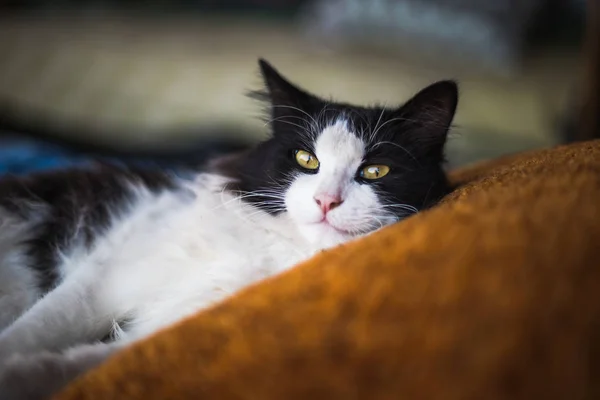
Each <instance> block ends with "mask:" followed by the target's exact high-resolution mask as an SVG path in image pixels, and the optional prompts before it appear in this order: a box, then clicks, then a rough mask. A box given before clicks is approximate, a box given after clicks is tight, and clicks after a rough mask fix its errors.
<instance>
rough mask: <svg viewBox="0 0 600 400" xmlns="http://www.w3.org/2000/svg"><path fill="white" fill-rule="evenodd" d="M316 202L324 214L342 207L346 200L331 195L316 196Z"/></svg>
mask: <svg viewBox="0 0 600 400" xmlns="http://www.w3.org/2000/svg"><path fill="white" fill-rule="evenodd" d="M315 202H316V203H317V205H318V206H319V207H321V210H322V211H323V213H324V214H327V213H328V212H329V211H331V210H333V209H334V208H336V207H338V206H339V205H341V204H342V203H343V202H344V200H342V198H341V197H340V196H332V195H329V194H318V195H316V196H315Z"/></svg>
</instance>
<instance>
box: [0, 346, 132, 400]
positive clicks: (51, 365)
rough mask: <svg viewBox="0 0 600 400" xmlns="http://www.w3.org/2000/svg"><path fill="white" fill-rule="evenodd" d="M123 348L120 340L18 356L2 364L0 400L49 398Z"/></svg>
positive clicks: (0, 368) (38, 399)
mask: <svg viewBox="0 0 600 400" xmlns="http://www.w3.org/2000/svg"><path fill="white" fill-rule="evenodd" d="M120 347H121V344H120V343H117V342H113V343H109V344H107V343H96V344H92V345H81V346H77V347H73V348H71V349H69V350H67V351H65V352H63V353H52V352H41V353H36V354H28V355H21V354H17V355H14V356H12V357H11V358H10V359H9V360H8V362H6V363H5V364H4V365H3V366H2V367H0V400H24V399H27V400H44V399H49V398H50V396H52V395H53V394H55V393H57V392H58V391H60V390H61V389H63V388H64V387H65V386H66V385H67V384H68V383H69V382H71V381H73V380H74V379H75V378H77V377H78V376H80V375H83V374H84V373H85V372H87V371H89V370H90V369H92V368H94V367H96V366H98V365H100V364H101V363H102V362H104V361H105V360H106V359H107V358H108V357H110V356H111V355H112V354H113V353H114V352H116V351H117V350H118V349H119V348H120Z"/></svg>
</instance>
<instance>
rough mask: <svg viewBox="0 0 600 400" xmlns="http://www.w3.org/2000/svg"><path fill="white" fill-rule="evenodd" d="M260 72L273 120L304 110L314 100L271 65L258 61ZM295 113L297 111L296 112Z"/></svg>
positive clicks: (261, 60)
mask: <svg viewBox="0 0 600 400" xmlns="http://www.w3.org/2000/svg"><path fill="white" fill-rule="evenodd" d="M258 64H259V66H260V72H261V75H262V77H263V80H264V82H265V86H266V88H267V93H266V95H267V97H268V100H269V102H270V103H271V107H272V114H273V118H277V117H278V116H283V115H290V114H294V113H295V111H294V109H301V110H304V108H306V107H307V106H309V105H310V104H312V103H313V102H314V101H315V100H316V98H315V97H314V96H312V95H311V94H309V93H308V92H306V91H304V90H302V89H301V88H299V87H298V86H296V85H294V84H293V83H291V82H290V81H288V80H287V79H285V78H284V77H283V76H282V75H281V74H280V73H279V72H278V71H277V70H276V69H275V68H274V67H273V66H272V65H271V64H269V63H268V62H267V61H265V60H264V59H262V58H261V59H259V60H258ZM296 112H297V110H296Z"/></svg>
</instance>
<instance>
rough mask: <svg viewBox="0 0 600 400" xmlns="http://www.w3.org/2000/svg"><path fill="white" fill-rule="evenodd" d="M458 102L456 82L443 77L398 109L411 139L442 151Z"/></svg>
mask: <svg viewBox="0 0 600 400" xmlns="http://www.w3.org/2000/svg"><path fill="white" fill-rule="evenodd" d="M457 105H458V86H457V84H456V82H454V81H440V82H437V83H434V84H432V85H430V86H427V87H426V88H425V89H423V90H421V91H420V92H419V93H417V94H416V95H415V96H414V97H413V98H412V99H410V100H409V101H408V102H406V103H405V104H404V105H403V106H402V107H400V108H399V109H398V110H397V116H398V118H399V119H400V120H401V121H402V125H403V128H404V129H403V131H404V132H406V134H408V135H410V138H411V140H413V141H414V142H415V143H418V144H419V146H421V147H422V148H423V150H428V151H432V152H434V153H438V152H439V154H440V155H441V154H442V153H443V149H444V145H445V143H446V138H447V136H448V131H449V129H450V125H451V124H452V120H453V119H454V114H455V112H456V106H457Z"/></svg>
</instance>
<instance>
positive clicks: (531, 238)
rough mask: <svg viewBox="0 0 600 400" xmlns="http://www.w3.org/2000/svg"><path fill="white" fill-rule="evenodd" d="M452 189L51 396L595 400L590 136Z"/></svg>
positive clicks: (597, 271) (595, 162)
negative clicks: (436, 201)
mask: <svg viewBox="0 0 600 400" xmlns="http://www.w3.org/2000/svg"><path fill="white" fill-rule="evenodd" d="M454 179H455V181H457V182H466V183H465V185H464V186H462V187H461V188H459V189H457V190H456V191H455V192H454V193H453V194H451V195H450V196H449V197H448V198H446V199H445V200H444V201H443V202H442V204H440V205H439V206H437V207H435V208H434V209H432V210H430V211H427V212H424V213H421V214H419V215H416V216H414V217H411V218H409V219H408V220H406V221H404V222H402V223H399V224H396V225H395V226H391V227H388V228H386V229H384V230H382V231H380V232H378V233H376V234H373V235H371V236H368V237H366V238H364V239H362V240H359V241H356V242H354V243H350V244H347V245H344V246H341V247H339V248H337V249H334V250H331V251H327V252H324V253H322V254H320V255H318V256H317V257H314V258H313V259H311V260H309V261H308V262H306V263H304V264H303V265H300V266H298V267H297V268H294V269H292V270H291V271H289V272H287V273H284V274H282V275H280V276H277V277H274V278H272V279H269V280H267V281H265V282H263V283H260V284H258V285H255V286H253V287H251V288H249V289H247V290H244V291H243V292H241V293H239V294H238V295H236V296H234V297H232V298H230V299H228V300H226V301H224V302H223V303H221V304H219V305H217V306H216V307H213V308H212V309H209V310H207V311H205V312H202V313H200V314H198V315H196V316H194V317H192V318H190V319H188V320H186V321H183V322H182V323H180V324H178V325H177V326H174V327H172V328H171V329H168V330H166V331H163V332H160V333H158V334H157V335H155V336H154V337H152V338H150V339H149V340H146V341H144V342H142V343H139V344H138V345H136V346H134V347H132V348H130V349H128V350H126V351H124V352H122V353H119V354H117V355H115V356H114V357H113V358H111V359H109V360H108V361H107V362H106V363H105V364H103V365H101V366H100V367H99V368H97V369H95V370H93V371H91V372H90V373H88V374H87V375H85V376H83V377H81V378H80V379H78V380H77V381H76V382H74V383H73V384H71V385H70V386H69V387H67V389H66V390H65V391H63V392H62V393H60V394H59V395H58V396H56V399H58V400H75V399H136V400H152V399H157V400H158V399H161V400H162V399H169V400H171V399H261V400H270V399H272V400H275V399H310V400H317V399H334V398H340V399H358V398H364V399H435V400H444V399H457V400H459V399H460V400H468V399H487V400H494V399H527V400H531V399H600V142H589V143H582V144H577V145H572V146H568V147H560V148H556V149H551V150H544V151H540V152H535V153H530V154H525V155H520V156H517V157H513V158H510V159H507V160H503V161H501V162H496V163H492V164H490V165H482V166H478V167H476V168H471V169H466V170H462V171H458V172H457V173H455V174H454Z"/></svg>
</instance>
